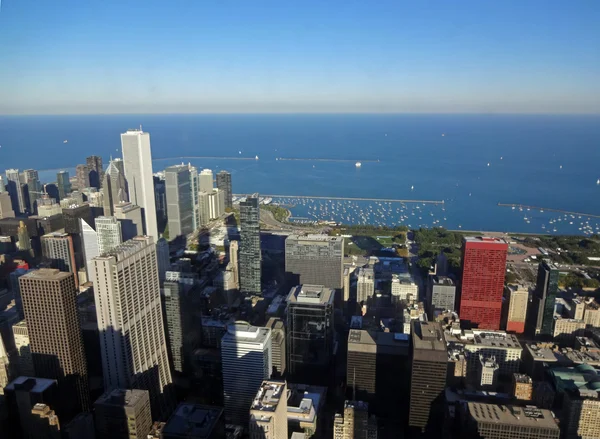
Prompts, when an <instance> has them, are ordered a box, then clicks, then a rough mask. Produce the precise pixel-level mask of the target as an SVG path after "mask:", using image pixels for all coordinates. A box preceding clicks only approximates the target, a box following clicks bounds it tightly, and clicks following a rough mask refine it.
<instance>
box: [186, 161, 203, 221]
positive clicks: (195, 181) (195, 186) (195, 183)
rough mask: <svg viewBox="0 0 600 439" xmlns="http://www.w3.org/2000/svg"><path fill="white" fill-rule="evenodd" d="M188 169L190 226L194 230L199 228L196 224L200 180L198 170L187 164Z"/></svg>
mask: <svg viewBox="0 0 600 439" xmlns="http://www.w3.org/2000/svg"><path fill="white" fill-rule="evenodd" d="M188 169H189V171H190V192H191V195H192V226H193V228H194V230H197V229H199V228H200V223H199V222H198V220H199V217H198V192H199V190H200V180H199V178H198V169H196V168H195V167H194V166H192V165H191V164H190V163H188Z"/></svg>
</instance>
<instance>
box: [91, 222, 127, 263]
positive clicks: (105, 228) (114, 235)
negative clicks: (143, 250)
mask: <svg viewBox="0 0 600 439" xmlns="http://www.w3.org/2000/svg"><path fill="white" fill-rule="evenodd" d="M96 233H97V236H98V254H99V255H103V254H105V253H107V252H110V251H111V250H112V249H114V248H116V247H117V246H118V245H119V244H121V242H122V239H121V223H120V222H119V220H117V219H116V218H115V217H114V216H99V217H98V218H96Z"/></svg>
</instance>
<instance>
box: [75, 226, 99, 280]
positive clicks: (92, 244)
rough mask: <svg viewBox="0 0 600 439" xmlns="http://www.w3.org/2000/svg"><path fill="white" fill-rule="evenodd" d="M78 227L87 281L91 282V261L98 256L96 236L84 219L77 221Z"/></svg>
mask: <svg viewBox="0 0 600 439" xmlns="http://www.w3.org/2000/svg"><path fill="white" fill-rule="evenodd" d="M79 227H80V228H81V240H82V241H83V242H82V247H83V259H84V260H85V271H86V274H87V278H88V281H91V280H92V259H94V258H95V257H96V256H98V255H99V254H100V253H99V252H98V234H97V233H96V231H95V230H94V228H93V227H92V226H90V225H89V224H88V223H87V222H86V221H85V220H84V219H81V218H80V219H79Z"/></svg>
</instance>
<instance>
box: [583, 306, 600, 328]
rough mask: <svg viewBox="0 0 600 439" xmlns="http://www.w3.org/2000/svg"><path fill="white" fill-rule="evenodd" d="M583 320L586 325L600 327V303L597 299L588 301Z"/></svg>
mask: <svg viewBox="0 0 600 439" xmlns="http://www.w3.org/2000/svg"><path fill="white" fill-rule="evenodd" d="M583 321H584V322H585V324H586V326H587V327H588V328H589V327H592V328H600V305H599V304H598V302H596V301H595V300H591V301H588V302H586V304H585V314H584V316H583Z"/></svg>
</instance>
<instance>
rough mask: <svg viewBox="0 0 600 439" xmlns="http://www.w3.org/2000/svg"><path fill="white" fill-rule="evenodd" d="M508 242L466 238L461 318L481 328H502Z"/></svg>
mask: <svg viewBox="0 0 600 439" xmlns="http://www.w3.org/2000/svg"><path fill="white" fill-rule="evenodd" d="M507 252H508V243H506V241H504V240H503V239H499V238H487V237H466V238H465V240H464V243H463V249H462V264H463V273H462V287H461V298H460V312H459V315H460V319H461V321H462V322H465V323H467V325H469V326H473V327H476V328H480V329H500V319H501V314H502V296H503V292H504V277H505V272H506V254H507Z"/></svg>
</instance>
